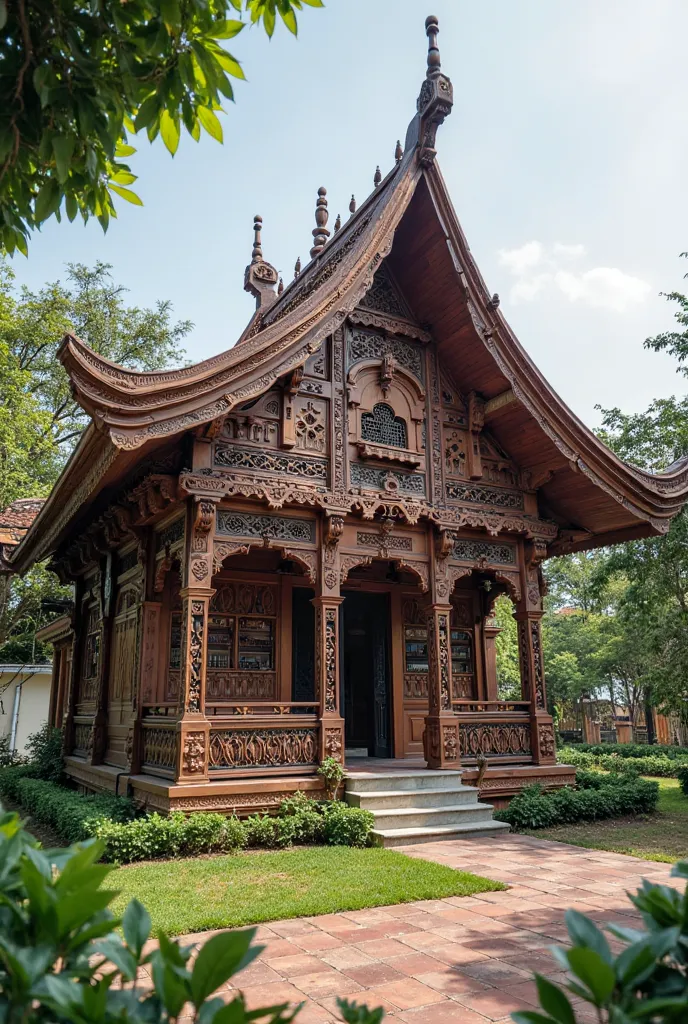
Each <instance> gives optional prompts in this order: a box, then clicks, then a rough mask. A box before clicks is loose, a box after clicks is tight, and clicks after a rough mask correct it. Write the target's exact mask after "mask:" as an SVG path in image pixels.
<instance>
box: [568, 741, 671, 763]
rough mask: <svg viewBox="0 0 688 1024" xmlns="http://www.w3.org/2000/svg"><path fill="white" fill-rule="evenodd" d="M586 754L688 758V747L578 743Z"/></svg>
mask: <svg viewBox="0 0 688 1024" xmlns="http://www.w3.org/2000/svg"><path fill="white" fill-rule="evenodd" d="M576 750H582V751H583V753H584V754H618V755H619V757H630V758H634V757H668V758H671V759H672V760H673V759H674V758H676V757H679V758H681V757H683V758H686V759H688V747H675V746H663V745H662V744H661V743H577V744H576Z"/></svg>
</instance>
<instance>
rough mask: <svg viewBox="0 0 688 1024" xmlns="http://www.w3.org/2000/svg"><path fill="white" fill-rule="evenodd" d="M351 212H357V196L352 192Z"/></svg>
mask: <svg viewBox="0 0 688 1024" xmlns="http://www.w3.org/2000/svg"><path fill="white" fill-rule="evenodd" d="M349 213H356V196H355V195H354V194H353V193H352V194H351V202H350V203H349Z"/></svg>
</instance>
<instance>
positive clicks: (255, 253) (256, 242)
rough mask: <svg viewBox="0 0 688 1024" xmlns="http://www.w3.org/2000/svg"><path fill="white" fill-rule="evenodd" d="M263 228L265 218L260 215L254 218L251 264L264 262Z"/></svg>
mask: <svg viewBox="0 0 688 1024" xmlns="http://www.w3.org/2000/svg"><path fill="white" fill-rule="evenodd" d="M262 227H263V218H262V217H261V216H260V214H259V213H257V214H256V215H255V217H254V218H253V249H252V250H251V263H261V262H262V260H263V244H262V242H261V238H260V232H261V229H262Z"/></svg>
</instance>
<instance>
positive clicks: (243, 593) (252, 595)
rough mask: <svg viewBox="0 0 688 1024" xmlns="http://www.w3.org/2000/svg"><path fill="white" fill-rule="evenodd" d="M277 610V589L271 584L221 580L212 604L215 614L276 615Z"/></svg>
mask: <svg viewBox="0 0 688 1024" xmlns="http://www.w3.org/2000/svg"><path fill="white" fill-rule="evenodd" d="M276 608H277V593H276V588H275V587H274V586H273V585H272V584H269V583H243V582H237V581H235V580H219V581H218V582H217V584H216V586H215V595H214V597H213V598H212V600H211V602H210V610H211V611H213V612H227V613H232V612H238V613H240V614H241V615H274V614H275V611H276Z"/></svg>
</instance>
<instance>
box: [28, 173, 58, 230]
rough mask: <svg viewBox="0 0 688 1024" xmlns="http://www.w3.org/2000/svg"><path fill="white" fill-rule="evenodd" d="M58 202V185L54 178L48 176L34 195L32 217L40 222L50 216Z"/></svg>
mask: <svg viewBox="0 0 688 1024" xmlns="http://www.w3.org/2000/svg"><path fill="white" fill-rule="evenodd" d="M59 204H60V187H59V185H58V184H57V182H56V181H55V179H54V178H49V179H48V181H46V183H45V185H43V187H42V188H41V190H40V191H39V193H38V195H37V196H36V202H35V205H34V219H35V221H36V223H37V224H42V223H43V221H44V220H47V219H48V217H50V216H51V215H52V214H53V213H54V212H55V210H56V209H57V207H58V206H59Z"/></svg>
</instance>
